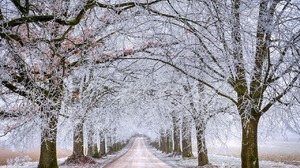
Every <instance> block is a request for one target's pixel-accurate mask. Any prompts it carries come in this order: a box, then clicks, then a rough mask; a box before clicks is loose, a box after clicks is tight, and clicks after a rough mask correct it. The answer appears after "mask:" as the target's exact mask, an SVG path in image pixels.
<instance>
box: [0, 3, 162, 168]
mask: <svg viewBox="0 0 300 168" xmlns="http://www.w3.org/2000/svg"><path fill="white" fill-rule="evenodd" d="M157 2H159V1H153V2H145V3H143V2H141V3H136V2H128V1H126V2H124V3H122V2H120V3H118V4H117V3H114V2H110V3H109V4H105V3H101V2H98V1H96V0H86V1H70V0H66V1H14V0H11V1H10V0H5V1H1V2H0V6H1V7H0V8H1V9H0V36H1V39H0V41H1V45H0V48H1V55H0V56H1V67H0V68H1V70H0V71H1V77H0V81H1V84H2V86H4V87H6V89H7V90H10V91H11V92H12V93H13V94H14V95H18V96H20V97H22V99H23V100H26V101H27V102H28V103H27V104H28V105H30V106H31V107H35V110H34V111H35V112H36V117H37V118H39V122H38V123H39V124H38V125H39V126H40V128H41V129H42V133H41V153H40V160H39V167H40V168H44V167H45V168H47V167H51V168H55V167H58V165H57V157H56V135H57V123H58V117H59V114H60V111H61V107H62V104H63V100H64V91H65V84H64V79H65V78H66V77H67V76H68V75H69V74H70V72H71V71H72V68H74V67H78V66H80V64H82V63H89V62H97V63H99V62H100V63H101V62H103V61H105V60H110V59H114V58H110V55H107V54H106V55H103V52H102V50H101V49H99V47H100V46H101V45H103V40H104V38H107V37H108V36H111V35H113V34H114V33H115V32H114V30H113V29H110V30H113V31H110V32H109V31H108V32H103V28H105V27H107V26H108V25H110V24H113V23H114V22H115V21H116V20H118V19H119V17H118V16H120V15H121V13H122V12H124V11H126V10H129V9H131V8H133V7H136V6H149V5H151V4H153V3H157ZM116 18H117V19H116ZM91 49H93V51H91ZM122 53H123V52H122ZM130 53H131V52H129V53H127V54H130ZM122 55H125V53H123V54H122ZM26 101H25V102H26ZM23 105H24V104H23ZM25 106H26V105H25Z"/></svg>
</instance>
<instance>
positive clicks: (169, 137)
mask: <svg viewBox="0 0 300 168" xmlns="http://www.w3.org/2000/svg"><path fill="white" fill-rule="evenodd" d="M172 151H173V143H172V131H171V130H170V129H167V132H166V150H165V152H166V153H172Z"/></svg>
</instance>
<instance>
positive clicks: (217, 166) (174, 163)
mask: <svg viewBox="0 0 300 168" xmlns="http://www.w3.org/2000/svg"><path fill="white" fill-rule="evenodd" d="M131 144H132V140H131V142H130V143H129V144H128V145H127V146H126V147H125V148H124V149H123V150H121V151H120V152H118V153H116V154H112V155H108V156H106V157H104V158H102V159H96V162H98V163H99V164H97V165H85V166H83V165H76V166H75V165H73V166H60V168H93V167H104V166H105V165H107V164H108V163H110V162H113V161H114V160H115V159H117V158H118V157H120V156H122V155H124V154H125V153H126V152H127V151H128V149H129V148H130V146H131ZM147 147H148V149H149V150H150V151H151V152H152V153H153V154H154V155H155V156H157V157H158V158H159V159H161V160H162V161H164V162H166V163H167V164H168V165H170V166H171V167H174V168H194V167H196V166H197V159H196V158H194V159H181V157H179V156H172V155H171V154H169V155H166V154H164V153H162V152H161V151H158V150H156V149H154V148H153V147H151V146H149V145H147ZM22 159H23V160H22ZM66 159H67V158H61V159H59V163H62V162H64V161H65V160H66ZM209 161H210V163H211V164H212V165H214V168H240V167H241V162H240V158H238V157H235V156H224V155H217V154H209ZM37 165H38V162H28V161H26V158H19V159H17V160H16V161H15V162H12V163H11V164H10V165H6V166H0V168H35V167H37ZM260 167H261V168H299V166H296V165H291V164H285V163H283V162H273V161H260Z"/></svg>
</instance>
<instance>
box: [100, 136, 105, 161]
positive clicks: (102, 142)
mask: <svg viewBox="0 0 300 168" xmlns="http://www.w3.org/2000/svg"><path fill="white" fill-rule="evenodd" d="M99 154H100V156H105V155H106V144H105V135H104V134H103V133H100V150H99Z"/></svg>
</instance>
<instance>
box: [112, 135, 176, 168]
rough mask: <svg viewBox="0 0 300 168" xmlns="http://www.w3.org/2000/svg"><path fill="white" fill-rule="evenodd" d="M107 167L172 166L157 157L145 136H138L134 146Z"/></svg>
mask: <svg viewBox="0 0 300 168" xmlns="http://www.w3.org/2000/svg"><path fill="white" fill-rule="evenodd" d="M106 168H171V167H170V166H168V165H167V164H166V163H164V162H162V161H161V160H159V159H158V158H157V157H155V156H154V155H153V154H152V153H151V152H150V151H149V150H148V149H147V147H146V145H145V143H144V139H143V138H140V137H139V138H136V139H135V140H134V143H133V145H132V147H131V148H130V149H129V150H128V151H127V152H126V153H125V154H124V155H123V156H122V157H120V158H118V159H117V160H116V161H114V162H112V163H111V164H110V165H108V166H106Z"/></svg>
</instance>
